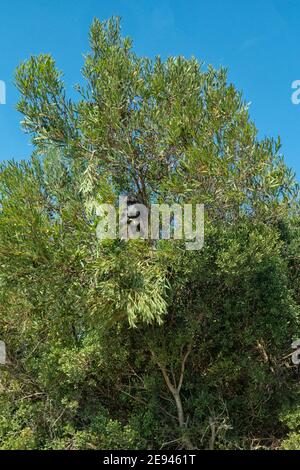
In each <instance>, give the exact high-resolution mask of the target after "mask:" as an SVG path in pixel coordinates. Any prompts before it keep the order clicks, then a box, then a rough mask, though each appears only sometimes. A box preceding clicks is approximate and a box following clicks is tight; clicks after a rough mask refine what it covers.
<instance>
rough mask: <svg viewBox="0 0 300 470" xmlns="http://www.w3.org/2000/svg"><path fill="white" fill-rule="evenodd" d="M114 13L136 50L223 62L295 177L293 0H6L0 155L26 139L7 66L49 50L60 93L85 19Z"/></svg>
mask: <svg viewBox="0 0 300 470" xmlns="http://www.w3.org/2000/svg"><path fill="white" fill-rule="evenodd" d="M111 15H119V16H121V17H122V31H123V34H124V35H129V36H131V37H132V38H133V41H134V49H135V51H136V52H137V53H138V54H140V55H148V56H155V55H158V54H160V55H161V56H162V57H164V58H165V57H167V56H168V55H179V54H180V55H184V56H186V57H190V56H191V55H195V56H196V57H197V58H198V59H199V60H201V61H204V62H205V63H207V64H208V63H211V64H213V65H214V66H215V67H219V66H220V65H223V66H226V67H228V70H229V79H230V81H231V82H233V83H234V84H235V85H236V87H237V88H238V89H240V90H242V91H243V93H244V97H245V100H246V101H247V102H251V107H250V110H251V116H252V119H253V120H254V121H255V123H256V125H257V127H258V129H259V131H260V136H262V137H263V136H264V135H272V136H277V135H278V134H280V136H281V138H282V143H283V153H284V154H285V157H286V161H287V163H288V165H289V166H291V167H293V168H294V170H295V171H296V173H297V177H298V179H299V177H300V104H299V105H298V106H295V105H293V104H292V101H291V95H292V89H291V84H292V82H293V81H294V80H297V79H298V80H299V79H300V55H299V46H298V45H299V38H300V0H242V1H241V0H214V1H212V0H106V1H102V0H27V1H24V0H10V1H7V2H1V6H0V80H3V81H5V82H6V85H7V104H6V105H0V160H6V159H9V158H15V159H22V158H28V156H29V155H30V153H31V150H32V148H31V146H30V141H29V138H28V136H26V135H24V134H23V133H22V131H21V129H20V118H21V116H20V115H19V114H18V113H17V112H16V111H15V106H16V103H17V100H18V94H17V91H16V89H15V88H14V85H13V76H14V70H15V68H16V67H17V65H18V64H19V63H20V61H22V60H24V59H26V58H28V57H29V56H30V55H32V54H39V53H51V54H52V55H53V56H54V58H55V59H56V61H57V65H58V67H59V68H60V69H61V70H63V71H64V73H65V81H66V84H67V86H68V87H70V90H72V86H73V85H74V84H75V83H77V82H79V81H80V68H81V67H82V64H83V53H84V52H86V51H87V50H88V39H87V37H88V30H89V26H90V23H91V21H92V19H93V17H95V16H97V17H99V18H100V19H106V18H108V17H110V16H111Z"/></svg>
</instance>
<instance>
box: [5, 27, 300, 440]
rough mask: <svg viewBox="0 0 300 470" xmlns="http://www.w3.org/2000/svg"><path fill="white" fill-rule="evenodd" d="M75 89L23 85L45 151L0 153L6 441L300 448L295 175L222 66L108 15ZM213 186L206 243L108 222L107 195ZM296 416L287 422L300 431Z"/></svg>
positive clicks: (52, 78) (47, 78)
mask: <svg viewBox="0 0 300 470" xmlns="http://www.w3.org/2000/svg"><path fill="white" fill-rule="evenodd" d="M90 43H91V52H90V53H89V54H88V55H87V56H86V59H85V65H84V68H83V76H84V79H85V86H83V87H79V86H78V87H77V89H78V91H79V95H78V96H79V97H78V100H77V101H71V100H69V99H68V98H67V95H66V91H65V88H64V84H63V81H62V74H61V73H60V72H58V71H57V70H56V67H55V63H54V60H53V59H52V58H51V57H50V56H47V55H41V56H38V57H32V58H30V59H29V60H28V61H27V62H25V63H23V64H21V65H20V67H19V68H18V70H17V74H16V84H17V86H18V89H19V91H20V94H21V96H20V101H19V105H18V109H19V111H20V112H21V113H22V114H23V115H24V119H23V126H24V129H25V130H26V131H27V132H29V133H30V134H31V135H32V140H33V144H34V148H35V150H34V155H33V157H32V159H31V161H29V162H20V163H16V162H7V163H6V164H2V166H1V168H0V207H1V210H0V266H1V272H0V338H1V339H2V340H4V341H5V342H6V344H7V349H8V354H9V362H8V364H7V365H6V366H5V367H2V368H1V370H0V374H1V375H0V416H1V418H0V448H2V449H33V448H39V449H140V448H148V449H160V448H171V449H173V448H187V449H190V448H193V447H196V448H211V449H212V448H216V449H255V448H274V447H280V446H281V445H282V446H283V447H284V448H296V447H298V446H299V437H298V434H297V433H298V427H297V426H298V425H297V424H295V423H297V416H298V414H297V412H294V411H293V410H294V407H295V406H296V408H297V387H296V378H297V377H296V371H295V368H294V367H292V366H291V364H290V363H289V361H288V360H287V359H286V357H287V356H288V354H289V353H290V344H291V342H292V340H293V339H295V338H297V336H299V335H298V331H299V292H300V285H299V266H300V264H299V243H300V236H299V235H300V232H299V201H298V196H299V189H298V186H297V184H296V182H295V180H294V177H293V174H292V172H291V171H290V170H289V169H287V168H286V166H285V164H284V161H283V158H282V156H281V154H280V141H279V140H278V141H275V140H273V139H264V140H262V141H260V140H259V139H258V138H257V130H256V129H255V126H254V124H253V123H252V122H251V121H250V119H249V114H248V109H247V105H246V104H245V103H244V101H243V99H242V96H241V94H240V93H239V92H237V91H236V90H235V88H234V86H233V85H231V84H228V82H227V76H226V71H225V70H223V69H221V70H214V69H213V68H212V67H208V68H207V69H204V68H203V67H202V66H201V65H199V63H198V62H197V61H196V59H194V58H192V59H189V60H187V59H185V58H183V57H178V58H169V59H167V60H166V61H165V62H163V61H162V60H161V59H160V58H159V57H157V58H156V59H155V60H153V61H151V60H149V59H146V58H139V57H137V56H136V55H135V54H134V52H133V51H132V45H131V41H130V40H129V39H128V38H125V39H123V38H122V37H121V35H120V24H119V21H118V20H117V19H111V20H109V21H108V22H105V23H101V22H99V21H98V20H95V21H94V22H93V24H92V27H91V32H90ZM120 194H122V195H123V194H128V195H132V196H134V197H135V198H137V200H138V201H139V202H143V203H145V204H150V203H151V202H162V201H163V202H165V203H170V204H172V203H176V202H177V203H184V202H189V203H192V202H194V203H204V204H205V208H206V213H205V232H206V233H205V246H204V249H203V250H202V251H199V252H198V251H196V252H189V251H186V250H185V249H184V243H183V242H181V241H176V242H175V241H174V242H172V243H170V242H169V241H163V240H162V241H159V242H158V243H157V245H156V249H155V250H153V247H152V245H151V244H150V243H148V242H143V241H140V240H131V241H129V242H128V243H125V242H124V241H122V240H118V239H117V240H106V241H102V242H99V241H98V240H97V238H96V225H97V217H96V215H95V210H94V209H95V204H96V203H98V202H106V203H107V202H109V203H112V204H115V205H116V206H117V199H118V196H119V195H120ZM288 426H289V429H291V434H288V432H289V431H288Z"/></svg>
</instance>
